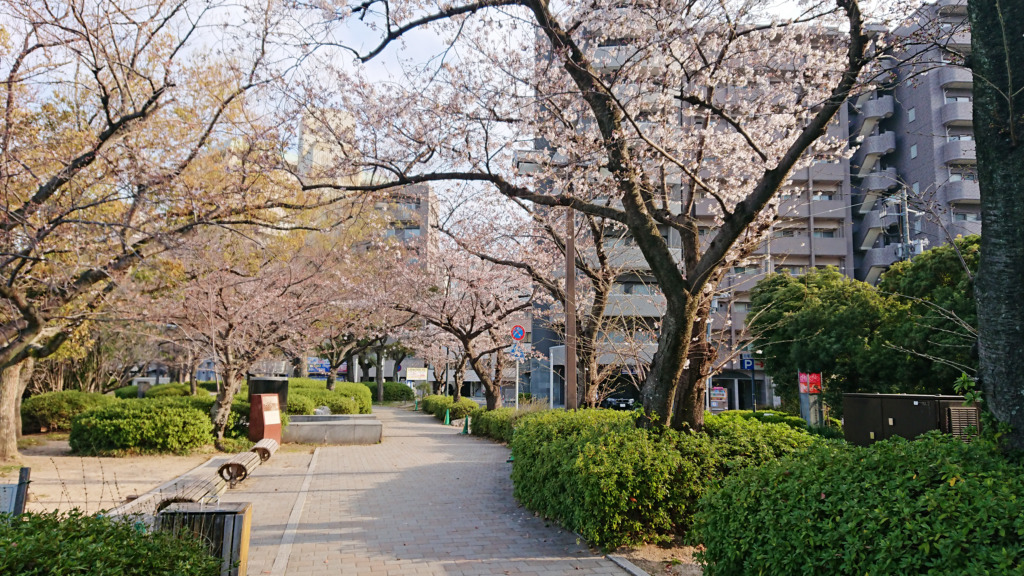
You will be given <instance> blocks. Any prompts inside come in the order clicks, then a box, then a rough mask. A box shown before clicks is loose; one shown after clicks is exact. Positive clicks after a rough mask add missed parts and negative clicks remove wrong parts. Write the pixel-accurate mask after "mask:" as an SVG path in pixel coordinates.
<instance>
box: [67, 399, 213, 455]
mask: <svg viewBox="0 0 1024 576" xmlns="http://www.w3.org/2000/svg"><path fill="white" fill-rule="evenodd" d="M69 440H70V444H71V450H72V451H74V452H76V453H78V454H86V455H96V456H102V455H119V454H124V453H143V454H144V453H151V452H172V453H175V454H187V453H189V452H190V451H192V450H194V449H196V448H199V447H200V446H203V445H205V444H209V443H210V442H213V435H212V433H211V425H210V414H209V412H203V411H202V410H198V409H196V408H192V407H184V406H181V407H179V406H174V405H169V404H165V403H161V402H157V401H154V400H134V401H132V400H124V401H120V402H118V403H116V404H113V405H111V406H107V407H106V408H99V409H96V410H90V411H89V412H85V413H83V414H79V415H78V416H76V417H75V418H74V419H73V420H72V421H71V436H70V438H69Z"/></svg>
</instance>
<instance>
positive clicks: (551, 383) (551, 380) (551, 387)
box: [548, 353, 555, 409]
mask: <svg viewBox="0 0 1024 576" xmlns="http://www.w3.org/2000/svg"><path fill="white" fill-rule="evenodd" d="M549 356H550V353H549ZM548 408H551V409H554V408H555V363H554V361H551V360H549V361H548Z"/></svg>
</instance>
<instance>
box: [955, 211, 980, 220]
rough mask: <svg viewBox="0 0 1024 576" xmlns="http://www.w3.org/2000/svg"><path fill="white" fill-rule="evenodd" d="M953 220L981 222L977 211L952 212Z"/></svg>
mask: <svg viewBox="0 0 1024 576" xmlns="http://www.w3.org/2000/svg"><path fill="white" fill-rule="evenodd" d="M953 221H954V222H981V214H978V213H977V212H953Z"/></svg>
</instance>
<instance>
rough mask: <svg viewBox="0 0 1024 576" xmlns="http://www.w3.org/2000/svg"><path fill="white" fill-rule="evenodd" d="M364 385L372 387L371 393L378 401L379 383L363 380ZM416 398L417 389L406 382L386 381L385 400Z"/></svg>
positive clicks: (410, 399)
mask: <svg viewBox="0 0 1024 576" xmlns="http://www.w3.org/2000/svg"><path fill="white" fill-rule="evenodd" d="M362 384H363V385H364V386H366V387H367V388H369V389H370V394H371V395H372V397H373V401H374V402H376V401H377V383H376V382H363V383H362ZM415 399H416V391H415V390H413V389H412V388H410V387H409V386H408V385H406V384H405V383H404V382H385V383H384V401H385V402H412V401H413V400H415Z"/></svg>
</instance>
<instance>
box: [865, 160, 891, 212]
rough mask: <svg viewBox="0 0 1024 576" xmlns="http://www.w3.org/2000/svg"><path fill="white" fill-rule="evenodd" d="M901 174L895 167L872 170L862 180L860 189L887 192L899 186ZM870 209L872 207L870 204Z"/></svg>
mask: <svg viewBox="0 0 1024 576" xmlns="http://www.w3.org/2000/svg"><path fill="white" fill-rule="evenodd" d="M899 183H900V182H899V175H898V174H897V173H896V169H895V168H886V169H885V170H881V171H879V172H872V173H870V174H868V175H867V176H865V177H864V179H863V180H861V182H860V189H861V190H864V191H866V192H887V191H889V190H892V189H893V188H895V187H897V186H899ZM868 209H869V210H870V209H871V207H870V206H868Z"/></svg>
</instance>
